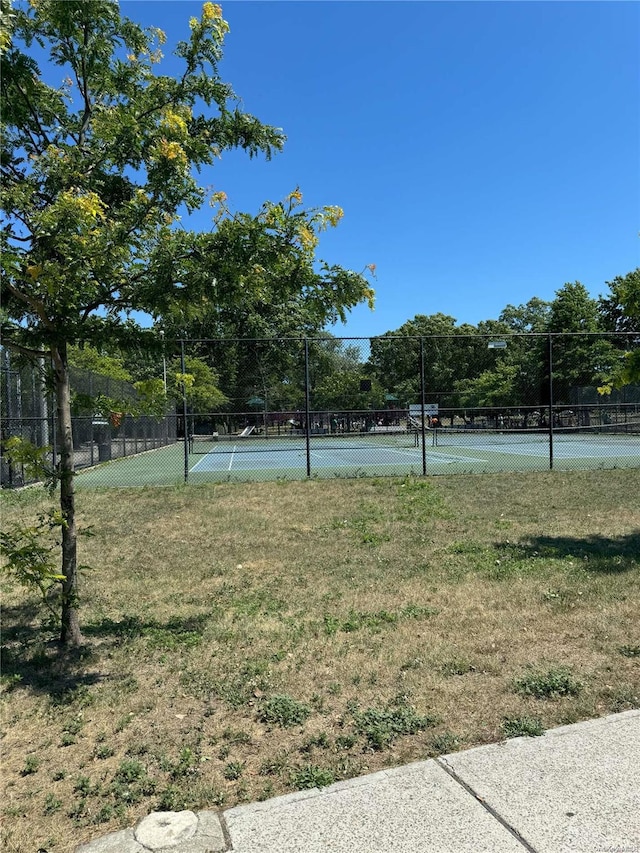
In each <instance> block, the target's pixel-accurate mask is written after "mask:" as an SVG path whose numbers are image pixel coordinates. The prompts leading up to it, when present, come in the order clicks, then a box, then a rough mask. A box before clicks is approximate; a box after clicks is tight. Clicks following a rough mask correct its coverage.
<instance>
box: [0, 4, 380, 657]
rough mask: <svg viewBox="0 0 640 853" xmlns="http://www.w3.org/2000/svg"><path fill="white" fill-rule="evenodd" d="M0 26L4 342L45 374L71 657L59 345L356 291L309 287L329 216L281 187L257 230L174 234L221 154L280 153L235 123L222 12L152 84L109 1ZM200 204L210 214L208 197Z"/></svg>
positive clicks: (350, 282)
mask: <svg viewBox="0 0 640 853" xmlns="http://www.w3.org/2000/svg"><path fill="white" fill-rule="evenodd" d="M2 11H3V13H4V15H3V23H2V26H3V29H2V32H1V38H0V48H1V50H2V56H1V59H0V77H1V90H0V92H1V98H2V143H1V149H0V170H1V176H2V187H1V191H0V207H1V210H2V227H1V231H0V241H1V242H0V249H1V251H2V272H3V278H2V306H3V307H2V315H1V320H2V335H3V342H4V344H5V345H6V346H9V347H11V348H13V349H14V350H16V351H18V352H20V353H22V354H23V355H26V356H29V357H31V358H33V359H36V360H44V359H46V360H47V361H49V360H50V362H51V363H52V364H53V374H52V383H53V386H54V387H55V391H56V403H57V413H58V427H59V428H58V437H59V443H60V446H59V465H58V469H57V471H56V472H55V478H56V479H57V480H58V481H59V484H60V503H61V508H60V518H61V537H62V569H61V575H62V576H64V578H65V580H64V581H63V583H62V632H61V639H62V640H63V641H64V642H73V643H78V642H80V640H81V633H80V629H79V623H78V619H77V608H76V604H77V562H76V528H75V509H74V506H75V504H74V486H73V473H74V472H73V456H72V451H73V442H72V433H71V431H72V425H71V416H70V413H71V395H70V388H69V348H70V346H72V345H75V344H80V343H85V344H90V345H93V346H95V347H97V348H99V347H101V346H102V345H103V343H104V341H109V342H110V345H111V346H117V347H120V348H121V349H122V351H126V349H127V348H128V347H129V346H131V345H133V344H135V345H136V346H140V345H141V344H142V345H144V344H145V341H146V342H147V343H148V345H149V346H153V345H155V346H156V347H159V346H160V342H159V337H158V335H157V334H156V332H155V331H154V330H142V329H140V328H138V327H137V326H136V324H135V323H134V322H133V320H132V319H131V312H134V311H142V312H146V313H148V314H150V315H151V316H152V317H154V318H156V319H162V320H163V321H165V322H167V323H169V322H176V323H178V326H177V327H180V325H181V324H183V323H184V322H185V321H186V320H187V319H189V318H190V317H193V316H195V315H197V313H198V311H201V310H205V309H207V310H209V311H212V312H214V313H215V312H222V311H223V309H224V308H227V309H228V308H230V307H231V308H233V309H234V310H237V309H238V308H239V307H240V306H242V305H244V304H245V302H249V303H250V302H251V301H254V302H256V301H258V302H259V301H260V299H261V298H262V294H264V298H265V299H266V298H267V297H268V294H275V293H277V296H278V297H279V298H280V300H281V301H283V302H284V303H286V302H287V300H288V299H289V298H294V299H295V298H297V297H299V294H300V293H303V294H304V295H305V299H306V304H307V306H308V308H309V310H310V311H312V312H315V313H316V315H317V316H318V317H321V316H322V317H327V318H329V317H331V316H332V315H335V316H343V314H344V312H345V311H346V310H348V308H349V307H351V306H352V305H355V304H357V303H358V302H360V301H363V300H371V299H372V291H371V290H370V288H369V286H368V284H367V282H366V281H365V279H364V278H363V277H362V276H360V275H358V274H355V273H351V272H349V271H346V270H343V269H341V268H338V267H328V266H325V267H323V268H322V271H321V273H320V274H317V275H316V273H315V272H314V257H315V255H314V253H315V249H316V245H317V239H318V238H317V235H318V232H319V231H321V230H322V228H324V227H326V226H327V225H333V224H336V223H337V221H338V219H339V218H340V215H341V211H340V210H339V208H335V207H333V208H330V207H328V208H322V209H318V210H313V211H303V210H302V209H301V207H300V202H301V195H300V193H299V191H297V190H296V191H294V192H293V193H292V194H291V195H290V196H289V202H288V203H287V204H286V205H285V204H280V205H278V204H266V205H265V206H264V208H263V209H262V211H261V212H260V213H259V214H258V215H257V216H252V215H248V214H247V215H237V216H235V217H231V216H227V217H226V218H225V217H222V218H221V219H220V220H219V221H218V227H217V228H214V230H213V231H212V232H211V233H209V234H198V233H192V232H190V231H188V230H186V229H185V228H184V227H183V226H182V225H181V223H180V217H181V216H183V215H184V214H187V215H188V214H189V213H191V212H193V211H194V210H195V209H197V208H198V207H200V206H201V205H202V204H203V202H204V201H205V200H206V197H207V191H206V190H205V188H204V186H203V185H202V184H201V183H200V176H199V173H200V172H201V171H202V170H203V169H206V168H208V167H211V166H213V164H214V163H215V161H216V160H217V159H218V158H219V157H220V155H221V154H222V153H223V152H224V151H227V150H229V149H232V148H239V149H242V150H244V151H245V152H246V153H247V154H248V155H249V156H255V155H258V154H263V155H264V156H266V157H271V155H272V154H273V153H275V152H277V151H279V150H280V149H281V148H282V147H283V144H284V141H285V136H284V134H283V132H282V130H281V129H279V128H276V127H272V126H270V125H267V124H264V123H262V122H261V121H259V120H258V119H257V118H255V117H254V116H252V115H250V114H248V113H246V112H245V111H243V110H242V109H241V108H240V106H239V103H240V102H239V99H238V97H237V96H236V95H235V93H234V91H233V89H232V87H231V86H230V85H229V84H228V83H226V82H225V81H224V80H223V79H222V78H221V76H220V73H219V63H220V60H221V58H222V48H223V42H224V38H225V35H226V33H227V32H228V30H229V25H228V23H227V22H226V21H225V19H224V18H223V16H222V10H221V7H220V6H218V5H217V4H215V3H211V2H205V3H204V5H203V6H202V11H201V14H200V16H199V17H197V18H196V17H192V18H191V19H190V20H189V22H188V33H186V34H185V38H184V39H183V40H182V41H180V42H178V45H177V47H176V50H175V54H176V56H177V58H178V60H179V61H180V63H181V70H180V71H179V72H178V73H176V74H171V75H166V74H162V73H161V65H162V59H163V56H162V52H161V48H162V45H163V43H164V41H165V36H164V33H163V32H162V31H161V30H159V29H157V28H149V29H143V28H142V27H141V26H139V25H138V24H137V23H135V22H133V21H131V20H130V19H128V18H127V17H126V16H124V15H123V14H122V13H121V10H120V7H119V6H118V4H117V3H115V2H112V0H65V2H61V0H30V3H29V5H28V6H27V5H24V4H19V5H17V6H16V7H15V8H12V7H11V6H10V5H9V3H8V2H7V0H2ZM186 29H187V28H186V27H185V30H186ZM52 69H59V71H56V73H55V76H56V77H57V76H58V75H59V74H60V73H61V74H62V75H64V78H63V82H62V84H61V85H60V86H57V85H53V84H51V83H50V82H48V81H49V80H51V79H53V77H54V75H53V74H52ZM210 201H211V202H212V203H213V204H214V205H216V204H217V205H224V194H223V193H221V192H220V191H218V192H216V193H214V194H213V196H212V197H211V198H210ZM294 208H296V209H295V210H294ZM40 363H42V361H40ZM210 378H211V377H210ZM210 390H211V389H210ZM211 393H212V392H211Z"/></svg>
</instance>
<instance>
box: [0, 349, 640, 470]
mask: <svg viewBox="0 0 640 853" xmlns="http://www.w3.org/2000/svg"><path fill="white" fill-rule="evenodd" d="M639 343H640V335H635V336H634V335H630V334H585V335H582V334H540V335H536V334H522V335H516V334H511V335H505V336H504V337H501V338H492V337H489V336H487V335H465V334H456V335H446V336H445V335H442V336H429V337H409V336H406V337H397V336H392V335H386V336H381V337H375V338H366V339H364V338H357V339H356V338H334V337H332V336H329V335H327V336H325V337H322V338H307V339H304V338H297V339H268V340H243V339H219V340H197V341H195V340H184V341H175V342H169V341H167V342H166V352H165V357H164V360H163V374H164V378H165V381H167V382H168V389H169V397H170V398H173V400H174V401H175V412H172V413H171V414H170V415H168V416H167V417H165V418H161V419H153V418H132V417H131V416H123V417H122V420H121V422H120V423H118V424H117V425H114V424H113V423H111V422H110V421H109V419H108V418H104V417H102V418H99V417H95V416H85V417H79V416H78V417H75V418H74V443H75V444H77V451H76V454H77V455H76V467H77V468H78V469H80V468H83V467H87V468H90V470H87V471H84V472H83V473H82V474H80V476H79V478H78V484H79V485H87V486H92V485H105V486H107V485H140V484H155V483H175V482H182V481H187V482H209V481H223V480H254V481H257V480H261V479H275V478H282V479H293V478H304V477H354V476H362V475H367V476H369V475H370V476H379V475H394V476H398V475H400V476H402V475H406V474H416V475H425V474H427V475H428V474H454V473H483V472H520V471H535V470H549V469H556V470H577V469H582V470H586V469H593V468H615V467H640V386H631V385H629V386H626V387H624V388H621V389H620V390H612V391H611V392H610V393H602V391H601V390H600V391H599V390H598V386H599V385H602V384H603V383H604V381H605V377H606V376H607V375H608V374H609V373H610V371H611V369H612V367H613V366H614V365H615V364H616V363H617V362H618V361H619V360H620V359H621V358H623V357H624V353H625V352H627V351H629V350H630V349H631V348H632V347H634V346H638V345H639ZM5 362H6V364H5ZM113 381H114V380H107V379H105V378H104V377H96V376H95V375H93V376H90V377H88V376H84V377H83V376H80V375H77V374H76V373H75V372H74V376H73V377H72V384H73V386H74V389H75V390H76V391H77V392H78V393H86V394H87V395H89V396H94V397H95V396H96V394H99V393H103V394H105V395H106V396H109V395H112V396H113V395H114V389H113V388H112V387H111V386H108V387H104V388H103V387H102V385H101V383H109V382H111V383H112V382H113ZM2 382H3V385H2V388H3V394H4V392H5V387H6V388H7V390H8V391H9V392H10V396H11V395H12V396H11V401H10V404H9V405H8V406H5V407H4V409H3V420H2V429H3V438H4V437H5V436H6V435H8V434H21V435H24V437H29V438H30V440H32V441H34V443H40V444H41V446H44V445H45V444H47V438H48V442H49V443H51V444H53V445H55V436H53V435H52V434H53V431H54V424H53V420H52V418H51V408H50V404H49V403H48V402H47V398H46V395H43V387H42V384H38V380H37V379H34V377H33V375H32V374H23V373H21V372H20V371H17V372H16V370H15V369H13V370H12V369H11V367H10V365H9V362H8V360H7V358H6V357H5V361H3V379H2ZM87 383H89V385H87ZM131 391H133V389H131ZM124 392H125V389H122V388H120V389H118V392H117V396H120V397H123V396H126V395H125V393H124ZM134 393H135V392H134ZM27 398H28V400H27ZM19 399H20V400H21V402H19ZM19 406H21V407H22V408H21V410H20V411H18V407H19ZM145 450H153V451H154V452H153V453H148V454H143V453H142V452H143V451H145ZM119 457H131V458H127V459H124V458H119ZM107 462H108V463H109V464H99V463H107ZM19 482H20V478H19V472H15V471H14V472H12V471H11V470H10V467H7V466H6V465H5V463H3V483H6V484H7V485H17V484H19Z"/></svg>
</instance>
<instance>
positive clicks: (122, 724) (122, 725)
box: [115, 714, 133, 733]
mask: <svg viewBox="0 0 640 853" xmlns="http://www.w3.org/2000/svg"><path fill="white" fill-rule="evenodd" d="M132 722H133V714H127V715H126V716H124V717H120V719H119V720H118V722H117V723H116V725H115V731H116V733H119V732H123V731H124V730H125V729H126V727H127V726H128V725H129V724H130V723H132Z"/></svg>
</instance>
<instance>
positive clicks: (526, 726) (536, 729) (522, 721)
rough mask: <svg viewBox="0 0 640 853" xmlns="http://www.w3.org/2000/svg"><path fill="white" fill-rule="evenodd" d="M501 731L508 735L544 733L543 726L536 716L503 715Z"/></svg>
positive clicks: (522, 735) (530, 735)
mask: <svg viewBox="0 0 640 853" xmlns="http://www.w3.org/2000/svg"><path fill="white" fill-rule="evenodd" d="M501 728H502V733H503V735H504V736H505V737H506V738H510V737H539V736H540V735H542V734H544V726H543V725H542V722H541V721H540V720H539V719H538V718H537V717H503V718H502V725H501Z"/></svg>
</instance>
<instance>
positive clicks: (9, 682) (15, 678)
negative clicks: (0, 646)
mask: <svg viewBox="0 0 640 853" xmlns="http://www.w3.org/2000/svg"><path fill="white" fill-rule="evenodd" d="M21 681H22V676H21V675H20V673H19V672H11V673H4V672H3V673H2V675H0V685H1V686H2V687H4V689H5V690H6V692H7V693H9V691H11V690H13V688H14V687H17V686H18V685H19V684H20V682H21Z"/></svg>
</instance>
